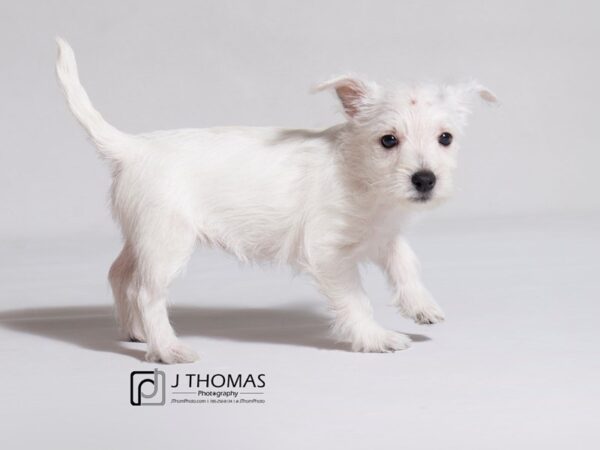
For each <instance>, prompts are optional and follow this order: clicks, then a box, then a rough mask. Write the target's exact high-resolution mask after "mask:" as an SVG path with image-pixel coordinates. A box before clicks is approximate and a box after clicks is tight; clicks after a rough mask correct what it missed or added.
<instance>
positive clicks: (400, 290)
mask: <svg viewBox="0 0 600 450" xmlns="http://www.w3.org/2000/svg"><path fill="white" fill-rule="evenodd" d="M374 260H375V262H376V263H377V264H378V265H379V266H380V267H381V268H382V269H383V270H384V271H385V273H386V274H387V277H388V279H389V281H390V284H391V285H392V286H393V288H394V290H395V297H394V301H393V303H394V305H395V306H397V307H398V309H399V310H400V313H401V314H402V315H403V316H405V317H408V318H410V319H413V320H414V321H415V322H417V323H420V324H433V323H438V322H441V321H443V320H444V313H443V311H442V310H441V308H440V307H439V306H438V304H437V303H436V301H435V300H434V299H433V297H432V295H431V294H430V293H429V291H428V290H427V288H425V286H424V285H423V283H422V281H421V277H420V275H419V261H418V259H417V256H416V255H415V253H414V252H413V250H412V249H411V248H410V246H409V245H408V243H407V242H406V240H405V239H404V238H403V237H401V236H399V237H397V238H395V239H394V240H392V241H391V242H390V243H389V244H388V245H386V246H383V247H381V248H380V249H378V251H377V254H376V255H375V258H374Z"/></svg>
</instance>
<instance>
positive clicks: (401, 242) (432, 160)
mask: <svg viewBox="0 0 600 450" xmlns="http://www.w3.org/2000/svg"><path fill="white" fill-rule="evenodd" d="M57 42H58V50H59V51H58V59H57V64H56V70H57V74H58V78H59V81H60V84H61V86H62V88H63V90H64V94H65V96H66V99H67V102H68V105H69V107H70V109H71V111H72V112H73V114H74V115H75V117H76V118H77V120H78V121H79V123H80V124H81V125H82V126H83V128H85V130H86V131H87V133H88V134H89V135H90V137H91V139H92V140H93V142H94V144H95V145H96V147H97V148H98V151H99V153H100V155H102V157H104V158H105V159H106V160H107V161H108V162H109V163H110V166H111V168H112V174H113V182H112V188H111V199H112V209H113V214H114V217H115V218H116V220H117V221H118V223H119V224H120V226H121V230H122V233H123V238H124V245H123V250H122V251H121V253H120V254H119V256H118V257H117V259H116V260H115V262H114V264H113V265H112V267H111V268H110V272H109V280H110V283H111V286H112V290H113V293H114V297H115V304H116V311H117V316H118V320H119V324H120V327H121V329H122V331H123V332H124V333H125V335H126V336H127V337H128V338H130V339H132V340H136V341H142V342H147V346H148V353H147V355H146V358H147V359H148V360H149V361H156V362H158V361H161V362H163V363H189V362H193V361H196V360H197V359H198V355H197V353H196V352H195V351H194V350H193V349H192V348H190V347H189V346H188V345H186V344H185V343H183V342H181V341H180V340H179V339H178V338H177V336H176V335H175V332H174V330H173V328H172V326H171V324H170V323H169V317H168V312H167V289H168V287H169V284H170V283H171V281H172V280H173V279H174V278H175V277H176V275H177V274H178V273H180V272H181V271H182V269H183V267H184V266H185V265H186V263H187V262H188V259H189V258H190V255H191V254H192V252H193V250H194V248H195V247H196V245H197V244H201V245H207V246H213V247H220V248H222V249H224V250H226V251H228V252H229V253H232V254H233V255H235V256H237V258H239V259H240V260H241V261H250V260H252V261H272V262H276V263H287V264H289V265H291V266H292V267H293V268H294V269H296V270H298V271H300V272H303V273H307V274H310V275H311V276H312V277H313V278H314V279H315V281H316V283H317V286H318V287H319V289H320V291H321V292H322V293H323V294H324V295H325V296H326V297H327V298H328V299H329V305H330V308H331V310H332V312H333V315H334V318H333V326H332V329H333V333H334V335H335V336H336V337H337V338H338V339H340V340H342V341H346V342H349V343H350V345H351V347H352V349H353V350H355V351H363V352H389V351H395V350H402V349H405V348H407V347H408V346H409V344H410V338H409V337H408V336H406V335H404V334H400V333H397V332H395V331H392V330H388V329H386V328H384V327H382V326H381V325H379V324H378V323H377V322H376V321H375V319H374V318H373V311H372V307H371V304H370V301H369V298H368V297H367V294H366V293H365V291H364V289H363V287H362V285H361V279H360V275H359V264H360V263H361V262H366V261H372V262H373V263H375V264H376V265H378V266H379V267H380V268H381V269H382V270H383V271H384V272H385V273H386V275H387V277H388V279H389V282H390V284H391V286H392V287H393V289H394V299H393V304H394V305H396V306H397V308H398V309H399V311H400V313H401V314H402V315H404V316H406V317H408V318H411V319H413V320H414V321H415V322H417V323H420V324H433V323H437V322H440V321H442V320H444V313H443V312H442V310H441V309H440V307H439V306H438V305H437V303H436V302H435V301H434V299H433V298H432V296H431V295H430V293H429V292H428V290H427V289H426V288H425V287H424V286H423V284H422V282H421V280H420V277H419V269H418V261H417V259H416V257H415V254H414V253H413V251H412V250H411V248H410V246H409V245H408V243H407V242H406V240H405V238H404V237H403V233H402V231H403V228H404V227H403V225H404V224H405V222H406V219H407V217H408V215H409V214H410V213H412V212H414V211H415V210H421V209H423V208H425V207H428V206H431V205H434V204H437V203H439V202H440V201H442V200H443V199H445V198H447V197H448V196H449V195H450V193H451V190H452V184H453V183H452V175H453V171H454V169H455V167H456V156H457V152H458V143H459V137H460V135H461V132H462V130H463V127H464V125H465V121H466V118H467V115H468V113H469V110H470V105H471V103H472V102H473V100H474V99H475V98H476V97H480V98H482V99H483V100H485V101H487V102H495V101H496V98H495V97H494V95H493V94H492V93H491V92H490V91H489V90H487V89H485V88H484V87H483V86H481V85H479V84H477V83H475V82H469V83H464V84H458V85H443V86H437V85H418V86H394V87H388V88H383V87H381V86H379V85H378V84H375V83H372V82H366V81H361V80H360V79H358V78H356V77H353V76H342V77H338V78H335V79H332V80H330V81H327V82H325V83H323V84H321V85H319V86H318V87H317V88H316V90H317V91H322V90H329V89H331V90H334V91H335V92H336V93H337V96H338V97H339V100H340V101H341V104H342V107H343V110H344V113H345V117H346V121H345V122H344V123H342V124H339V125H336V126H333V127H331V128H327V129H325V130H305V129H282V128H250V127H222V128H206V129H183V130H173V131H155V132H152V133H144V134H138V135H132V134H126V133H124V132H122V131H120V130H117V129H116V128H114V127H113V126H112V125H110V124H109V123H108V122H106V121H105V120H104V119H103V118H102V116H101V115H100V113H98V111H96V109H94V107H93V106H92V103H91V102H90V100H89V98H88V96H87V94H86V92H85V90H84V89H83V87H82V85H81V84H80V81H79V76H78V72H77V66H76V62H75V56H74V53H73V50H72V49H71V47H70V46H69V44H68V43H67V42H65V41H64V40H63V39H60V38H58V39H57Z"/></svg>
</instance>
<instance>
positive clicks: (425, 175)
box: [410, 170, 435, 193]
mask: <svg viewBox="0 0 600 450" xmlns="http://www.w3.org/2000/svg"><path fill="white" fill-rule="evenodd" d="M410 180H411V181H412V184H413V185H414V186H415V189H416V190H417V191H419V192H423V193H425V192H429V191H431V190H432V189H433V187H434V186H435V174H434V173H433V172H432V171H431V170H419V171H418V172H415V173H414V174H413V176H412V177H411V179H410Z"/></svg>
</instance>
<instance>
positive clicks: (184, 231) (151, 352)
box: [132, 211, 198, 364]
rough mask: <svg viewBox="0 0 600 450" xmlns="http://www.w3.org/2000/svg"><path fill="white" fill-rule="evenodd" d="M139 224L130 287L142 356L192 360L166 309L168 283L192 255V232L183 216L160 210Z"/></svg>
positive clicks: (191, 352)
mask: <svg viewBox="0 0 600 450" xmlns="http://www.w3.org/2000/svg"><path fill="white" fill-rule="evenodd" d="M159 217H160V218H159ZM141 223H143V224H144V225H140V229H138V230H137V232H136V239H135V240H132V244H133V252H134V255H135V265H134V270H133V282H132V287H133V290H134V293H135V300H136V304H137V307H138V308H139V312H140V318H141V322H142V324H143V329H144V333H145V335H146V342H147V344H148V353H147V354H146V359H147V360H149V361H154V362H164V363H167V364H174V363H186V362H193V361H196V360H197V359H198V355H197V354H196V352H195V351H194V350H193V349H192V348H191V347H189V346H187V345H186V344H184V343H183V342H181V341H180V340H179V339H177V336H176V335H175V331H174V330H173V327H172V326H171V324H170V323H169V317H168V311H167V290H168V287H169V284H170V283H171V281H173V279H174V278H175V277H176V275H177V274H178V273H179V272H180V271H181V270H182V269H183V267H184V265H185V264H186V263H187V261H188V259H189V257H190V255H191V254H192V251H193V249H194V246H195V243H196V233H195V231H194V229H193V227H192V226H191V225H190V224H188V223H186V222H185V221H184V220H183V219H181V218H179V217H175V216H170V217H167V216H166V215H165V212H164V211H161V212H160V215H155V216H154V220H148V221H143V222H141Z"/></svg>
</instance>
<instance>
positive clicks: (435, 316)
mask: <svg viewBox="0 0 600 450" xmlns="http://www.w3.org/2000/svg"><path fill="white" fill-rule="evenodd" d="M400 312H401V313H402V315H403V316H404V317H408V318H410V319H412V320H414V321H415V322H416V323H418V324H420V325H433V324H434V323H440V322H443V321H444V319H445V318H446V316H445V315H444V312H443V311H442V309H441V308H440V307H439V306H438V305H437V304H435V303H433V302H429V303H428V304H427V305H422V306H419V307H415V308H411V309H410V310H406V309H403V308H401V309H400Z"/></svg>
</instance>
